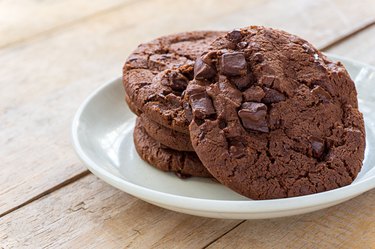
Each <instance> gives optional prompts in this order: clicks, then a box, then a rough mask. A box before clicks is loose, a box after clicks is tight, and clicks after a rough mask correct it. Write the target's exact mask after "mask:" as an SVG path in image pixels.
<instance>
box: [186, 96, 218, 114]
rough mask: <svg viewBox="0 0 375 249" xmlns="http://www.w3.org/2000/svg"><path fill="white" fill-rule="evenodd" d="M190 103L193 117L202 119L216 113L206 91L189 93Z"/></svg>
mask: <svg viewBox="0 0 375 249" xmlns="http://www.w3.org/2000/svg"><path fill="white" fill-rule="evenodd" d="M190 105H191V109H192V112H193V115H194V117H196V118H199V119H204V118H206V117H208V116H210V115H213V114H215V113H216V112H215V109H214V106H213V105H212V101H211V99H210V97H209V96H208V95H207V93H206V92H200V93H195V94H193V95H191V96H190Z"/></svg>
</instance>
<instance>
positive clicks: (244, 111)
mask: <svg viewBox="0 0 375 249" xmlns="http://www.w3.org/2000/svg"><path fill="white" fill-rule="evenodd" d="M238 116H239V117H240V118H241V121H242V125H243V126H244V127H245V128H247V129H251V130H256V131H261V132H269V129H268V125H267V120H266V117H267V106H266V105H265V104H263V103H255V102H245V103H243V104H242V105H241V109H240V110H239V111H238Z"/></svg>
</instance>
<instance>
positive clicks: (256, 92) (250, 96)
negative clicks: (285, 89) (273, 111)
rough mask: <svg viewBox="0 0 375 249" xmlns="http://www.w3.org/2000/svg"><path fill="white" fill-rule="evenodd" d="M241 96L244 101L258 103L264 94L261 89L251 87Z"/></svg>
mask: <svg viewBox="0 0 375 249" xmlns="http://www.w3.org/2000/svg"><path fill="white" fill-rule="evenodd" d="M242 95H243V97H244V99H245V100H246V101H254V102H260V101H261V100H262V99H263V97H264V96H265V95H266V94H265V93H264V91H263V89H262V88H261V87H259V86H253V87H250V88H249V89H246V91H244V92H243V93H242Z"/></svg>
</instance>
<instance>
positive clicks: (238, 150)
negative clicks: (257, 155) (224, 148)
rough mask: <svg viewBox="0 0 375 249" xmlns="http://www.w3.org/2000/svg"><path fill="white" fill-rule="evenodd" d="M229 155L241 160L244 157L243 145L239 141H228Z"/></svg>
mask: <svg viewBox="0 0 375 249" xmlns="http://www.w3.org/2000/svg"><path fill="white" fill-rule="evenodd" d="M229 153H230V154H231V156H233V157H234V158H237V159H239V158H241V157H243V156H245V145H244V144H243V143H242V142H240V141H230V142H229Z"/></svg>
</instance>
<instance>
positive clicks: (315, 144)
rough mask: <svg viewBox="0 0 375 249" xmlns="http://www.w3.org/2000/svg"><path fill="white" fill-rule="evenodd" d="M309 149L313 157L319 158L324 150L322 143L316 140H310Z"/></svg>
mask: <svg viewBox="0 0 375 249" xmlns="http://www.w3.org/2000/svg"><path fill="white" fill-rule="evenodd" d="M311 148H312V153H313V157H315V158H321V157H322V155H323V153H324V149H325V146H324V142H323V141H322V140H321V139H318V138H311Z"/></svg>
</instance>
